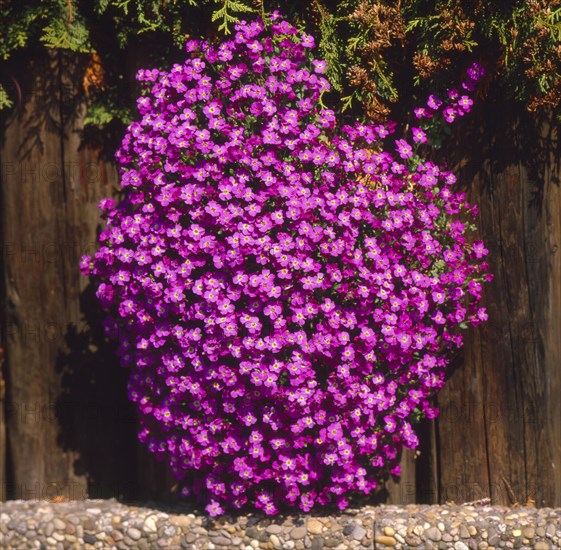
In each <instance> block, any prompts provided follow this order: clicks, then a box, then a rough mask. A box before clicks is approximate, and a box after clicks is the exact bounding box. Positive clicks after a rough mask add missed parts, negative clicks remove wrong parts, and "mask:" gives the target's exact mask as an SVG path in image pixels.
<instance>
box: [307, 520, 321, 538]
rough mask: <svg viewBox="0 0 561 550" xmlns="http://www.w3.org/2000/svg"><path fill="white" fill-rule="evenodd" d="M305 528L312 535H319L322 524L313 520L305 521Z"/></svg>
mask: <svg viewBox="0 0 561 550" xmlns="http://www.w3.org/2000/svg"><path fill="white" fill-rule="evenodd" d="M306 527H307V529H308V533H311V534H312V535H319V534H320V533H321V532H322V531H323V524H322V523H321V522H319V521H318V520H317V519H314V518H311V519H309V520H308V521H307V523H306Z"/></svg>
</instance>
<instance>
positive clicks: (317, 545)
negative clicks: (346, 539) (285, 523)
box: [310, 537, 323, 550]
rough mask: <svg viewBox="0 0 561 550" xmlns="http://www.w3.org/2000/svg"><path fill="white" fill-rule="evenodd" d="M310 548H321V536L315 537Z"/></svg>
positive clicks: (317, 549) (314, 549) (313, 549)
mask: <svg viewBox="0 0 561 550" xmlns="http://www.w3.org/2000/svg"><path fill="white" fill-rule="evenodd" d="M310 548H311V549H312V550H323V537H316V538H314V540H313V541H312V545H311V547H310Z"/></svg>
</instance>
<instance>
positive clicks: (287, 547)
mask: <svg viewBox="0 0 561 550" xmlns="http://www.w3.org/2000/svg"><path fill="white" fill-rule="evenodd" d="M295 546H296V545H295V544H294V541H293V540H287V541H286V542H285V543H284V544H283V545H282V549H283V550H294V547H295Z"/></svg>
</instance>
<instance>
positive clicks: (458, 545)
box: [0, 499, 561, 550]
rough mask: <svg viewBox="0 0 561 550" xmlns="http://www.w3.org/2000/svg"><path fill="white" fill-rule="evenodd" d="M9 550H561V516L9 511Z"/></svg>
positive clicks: (4, 534)
mask: <svg viewBox="0 0 561 550" xmlns="http://www.w3.org/2000/svg"><path fill="white" fill-rule="evenodd" d="M0 548H10V549H11V548H15V549H22V550H23V549H25V550H28V549H32V548H40V549H43V548H44V549H51V548H53V549H54V548H56V549H59V548H60V549H63V548H73V549H86V550H88V549H94V548H103V549H115V548H118V549H127V548H138V549H142V550H148V549H152V548H153V549H160V548H165V549H170V550H174V549H177V550H179V549H183V548H185V549H192V550H198V549H201V550H202V549H208V550H211V549H217V550H221V549H227V548H232V549H240V550H254V549H255V550H256V549H259V548H262V549H264V550H293V549H296V550H302V549H304V548H311V549H312V550H320V549H322V548H333V549H334V550H347V549H354V548H357V549H363V548H369V549H376V550H382V549H384V548H386V549H387V548H395V549H403V550H405V549H422V550H430V549H443V550H444V549H446V548H453V549H454V550H472V549H473V550H492V549H495V548H521V549H532V550H554V549H561V509H557V508H555V509H552V508H539V509H536V508H503V507H499V506H485V505H483V506H475V505H472V506H466V505H462V506H455V505H454V506H448V505H447V506H429V505H408V506H384V505H382V506H366V507H363V508H360V509H351V510H346V511H345V512H341V513H338V514H334V515H325V516H320V515H294V516H276V517H273V518H268V517H263V516H256V515H247V516H236V517H232V516H224V517H222V518H218V519H211V518H208V517H207V516H204V515H202V514H200V513H193V512H189V511H188V509H186V508H181V507H178V506H175V507H172V506H160V505H158V504H155V503H148V504H146V505H144V504H143V505H135V506H133V505H125V504H121V503H119V502H117V501H116V500H114V499H112V500H86V501H71V502H63V503H52V502H48V501H29V500H27V501H23V500H13V501H8V502H4V503H0Z"/></svg>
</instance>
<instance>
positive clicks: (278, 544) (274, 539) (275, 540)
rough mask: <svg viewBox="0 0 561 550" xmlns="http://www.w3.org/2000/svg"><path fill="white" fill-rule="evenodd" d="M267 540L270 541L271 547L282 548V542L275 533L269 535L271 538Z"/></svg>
mask: <svg viewBox="0 0 561 550" xmlns="http://www.w3.org/2000/svg"><path fill="white" fill-rule="evenodd" d="M269 540H270V541H271V544H272V545H273V547H274V548H276V549H277V550H280V549H281V548H282V544H281V541H280V539H279V537H277V535H275V534H274V533H273V534H272V535H271V538H270V539H269Z"/></svg>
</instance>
